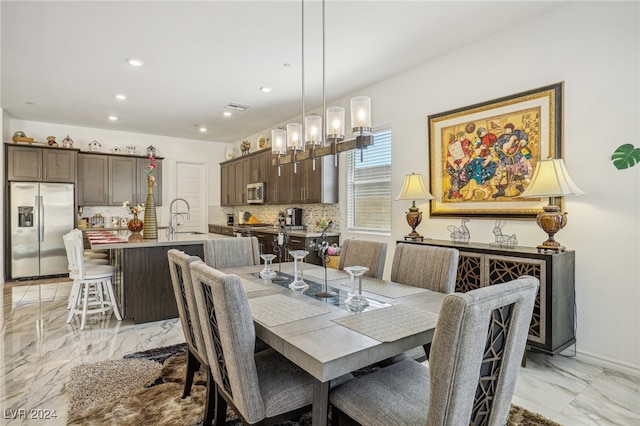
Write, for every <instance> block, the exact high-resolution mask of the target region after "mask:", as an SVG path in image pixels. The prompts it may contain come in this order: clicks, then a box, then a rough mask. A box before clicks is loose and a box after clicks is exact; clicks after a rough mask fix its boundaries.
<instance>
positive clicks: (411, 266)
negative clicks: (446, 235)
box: [391, 243, 460, 360]
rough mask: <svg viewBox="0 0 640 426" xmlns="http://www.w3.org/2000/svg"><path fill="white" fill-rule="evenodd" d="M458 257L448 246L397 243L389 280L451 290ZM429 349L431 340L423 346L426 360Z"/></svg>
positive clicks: (443, 291) (454, 286) (438, 289)
mask: <svg viewBox="0 0 640 426" xmlns="http://www.w3.org/2000/svg"><path fill="white" fill-rule="evenodd" d="M459 256H460V253H459V252H458V250H456V249H453V248H449V247H436V246H427V245H419V244H405V243H398V244H397V245H396V251H395V252H394V254H393V264H392V265H391V281H393V282H396V283H400V284H406V285H412V286H414V287H422V288H426V289H427V290H432V291H437V292H439V293H445V294H449V293H453V292H454V291H455V290H456V276H457V274H458V258H459ZM430 348H431V343H427V344H425V345H423V349H424V354H425V356H426V357H427V359H428V358H429V351H430ZM403 358H404V357H403V356H401V357H396V358H395V359H396V360H399V359H403Z"/></svg>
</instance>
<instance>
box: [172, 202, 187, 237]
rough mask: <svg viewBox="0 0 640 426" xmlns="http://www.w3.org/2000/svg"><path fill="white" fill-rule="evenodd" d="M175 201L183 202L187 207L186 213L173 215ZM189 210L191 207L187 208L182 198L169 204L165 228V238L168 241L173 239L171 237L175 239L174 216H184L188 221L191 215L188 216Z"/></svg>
mask: <svg viewBox="0 0 640 426" xmlns="http://www.w3.org/2000/svg"><path fill="white" fill-rule="evenodd" d="M176 201H184V203H185V204H186V205H187V211H186V212H175V213H174V211H173V205H174V204H175V202H176ZM190 210H191V206H189V202H188V201H187V200H185V199H184V198H175V199H174V200H173V201H171V204H170V205H169V226H168V227H167V237H168V238H169V239H173V237H175V235H176V230H175V228H174V227H173V220H174V218H175V216H180V217H183V218H184V215H187V219H190V218H191V215H190V214H189V211H190Z"/></svg>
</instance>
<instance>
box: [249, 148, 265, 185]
mask: <svg viewBox="0 0 640 426" xmlns="http://www.w3.org/2000/svg"><path fill="white" fill-rule="evenodd" d="M267 156H271V152H269V151H264V152H261V153H259V154H256V155H254V156H251V157H249V181H248V182H247V183H248V184H249V183H256V182H266V181H267Z"/></svg>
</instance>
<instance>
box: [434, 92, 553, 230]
mask: <svg viewBox="0 0 640 426" xmlns="http://www.w3.org/2000/svg"><path fill="white" fill-rule="evenodd" d="M561 107H562V83H558V84H555V85H552V86H547V87H543V88H540V89H535V90H531V91H528V92H524V93H519V94H516V95H512V96H508V97H505V98H500V99H495V100H492V101H488V102H484V103H481V104H476V105H471V106H468V107H464V108H459V109H457V110H454V111H447V112H444V113H440V114H436V115H431V116H429V144H430V154H431V181H430V183H431V193H432V194H433V195H434V197H435V200H432V201H431V208H430V212H431V215H432V216H438V215H442V216H514V217H521V218H534V217H535V215H536V213H537V212H538V211H539V210H540V209H541V208H542V206H544V205H546V204H548V199H544V200H541V199H523V198H519V195H520V194H521V193H522V192H524V190H525V189H526V187H527V185H528V184H529V182H530V179H531V176H532V174H533V170H534V168H535V165H536V163H537V162H538V161H540V160H541V159H546V158H549V157H552V158H555V157H556V156H559V154H560V147H561V129H562V128H561V119H562V110H561Z"/></svg>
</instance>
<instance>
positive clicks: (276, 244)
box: [271, 225, 289, 282]
mask: <svg viewBox="0 0 640 426" xmlns="http://www.w3.org/2000/svg"><path fill="white" fill-rule="evenodd" d="M287 245H289V233H288V232H287V230H286V229H285V228H284V225H280V232H278V235H276V236H274V237H273V251H274V252H276V253H277V255H278V274H277V275H276V276H275V277H274V278H271V281H276V282H282V281H288V279H287V278H285V277H283V276H282V256H283V255H284V253H285V251H286V250H287Z"/></svg>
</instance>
